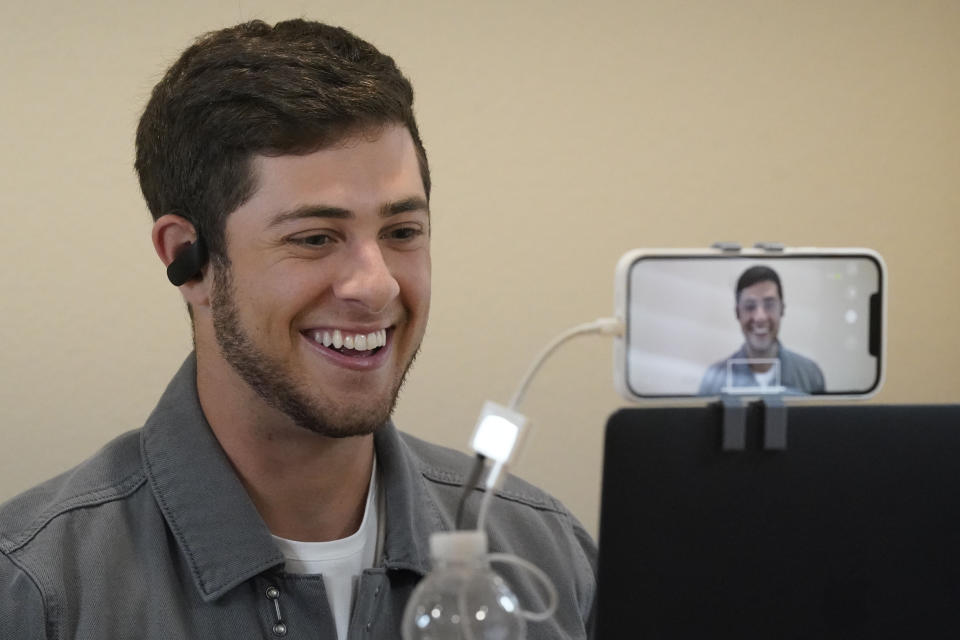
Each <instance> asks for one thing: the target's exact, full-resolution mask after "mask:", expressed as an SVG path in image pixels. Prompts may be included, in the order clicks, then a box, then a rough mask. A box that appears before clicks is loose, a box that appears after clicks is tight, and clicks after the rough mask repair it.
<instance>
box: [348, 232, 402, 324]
mask: <svg viewBox="0 0 960 640" xmlns="http://www.w3.org/2000/svg"><path fill="white" fill-rule="evenodd" d="M334 294H335V295H336V296H337V297H338V298H340V299H341V300H347V301H352V302H357V303H359V304H360V305H362V306H363V307H364V308H365V309H366V310H367V311H371V312H374V313H377V312H380V311H383V309H384V308H386V306H387V305H388V304H389V303H390V301H391V300H393V299H394V298H396V297H397V296H398V295H399V294H400V284H399V283H398V282H397V279H396V278H394V277H393V273H391V271H390V268H389V267H388V266H387V263H386V261H385V260H384V258H383V252H382V251H381V248H380V245H379V244H377V243H376V242H374V241H370V242H362V243H358V244H357V245H356V246H354V247H352V248H350V249H349V250H348V253H347V255H346V260H345V262H344V264H343V265H342V266H341V275H340V278H339V279H338V281H337V283H336V284H335V285H334Z"/></svg>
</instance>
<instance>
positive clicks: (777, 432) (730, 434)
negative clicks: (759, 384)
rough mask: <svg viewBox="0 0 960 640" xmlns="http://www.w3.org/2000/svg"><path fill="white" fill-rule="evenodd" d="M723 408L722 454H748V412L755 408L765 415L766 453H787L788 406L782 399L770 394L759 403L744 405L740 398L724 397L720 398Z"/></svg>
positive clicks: (764, 440) (763, 417)
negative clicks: (740, 452) (742, 452)
mask: <svg viewBox="0 0 960 640" xmlns="http://www.w3.org/2000/svg"><path fill="white" fill-rule="evenodd" d="M720 405H721V407H722V408H723V415H722V417H721V423H720V428H721V434H722V435H721V443H720V448H721V449H722V450H723V451H745V450H746V448H747V412H748V411H749V410H750V409H752V408H753V407H756V408H758V409H760V410H761V411H762V413H761V416H762V420H763V425H762V427H763V449H764V450H765V451H786V449H787V405H786V403H784V401H783V396H781V395H777V394H771V395H768V396H764V397H762V398H760V399H759V400H755V401H753V402H751V403H750V404H749V405H746V404H744V402H743V399H742V398H741V397H740V396H737V395H733V394H723V395H721V396H720Z"/></svg>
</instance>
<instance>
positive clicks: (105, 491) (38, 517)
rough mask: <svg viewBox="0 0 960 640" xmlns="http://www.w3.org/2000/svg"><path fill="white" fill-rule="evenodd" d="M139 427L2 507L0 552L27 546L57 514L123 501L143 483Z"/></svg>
mask: <svg viewBox="0 0 960 640" xmlns="http://www.w3.org/2000/svg"><path fill="white" fill-rule="evenodd" d="M139 433H140V432H139V430H137V431H130V432H128V433H125V434H122V435H120V436H118V437H117V438H115V439H114V440H113V441H111V442H110V443H108V444H107V445H106V446H104V447H103V448H102V449H100V451H98V452H97V453H96V454H94V455H93V456H92V457H90V458H88V459H87V460H85V461H84V462H82V463H80V464H79V465H77V466H76V467H74V468H73V469H70V470H68V471H65V472H64V473H61V474H60V475H58V476H56V477H53V478H51V479H49V480H47V481H46V482H43V483H42V484H39V485H37V486H35V487H33V488H32V489H28V490H27V491H25V492H23V493H21V494H19V495H17V496H15V497H13V498H11V499H10V500H8V501H7V502H5V503H3V504H2V505H0V552H2V553H7V554H9V553H12V552H14V551H16V550H18V549H20V548H21V547H23V546H24V545H26V544H28V543H29V542H30V541H31V540H32V539H33V538H34V537H35V536H36V535H37V534H38V533H39V532H40V531H42V530H43V529H44V528H46V527H47V526H48V525H49V524H50V523H51V522H52V521H54V520H56V519H57V518H59V517H61V516H63V515H65V514H68V513H70V512H73V511H75V510H77V509H86V508H91V507H95V506H97V505H101V504H106V503H110V502H113V501H115V500H118V499H122V498H124V497H125V496H128V495H130V494H131V493H132V492H134V491H136V490H137V489H138V488H139V487H140V486H141V485H142V484H143V483H144V481H145V479H146V477H145V475H144V472H143V466H142V464H141V461H140V435H139Z"/></svg>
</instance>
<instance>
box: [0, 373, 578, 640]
mask: <svg viewBox="0 0 960 640" xmlns="http://www.w3.org/2000/svg"><path fill="white" fill-rule="evenodd" d="M195 380H196V360H195V358H194V357H193V356H191V357H189V358H188V359H187V361H186V362H185V363H184V365H183V367H181V369H180V371H179V372H178V373H177V375H176V376H175V377H174V379H173V380H172V382H171V383H170V385H169V387H168V388H167V390H166V392H165V393H164V395H163V397H162V398H161V400H160V402H159V404H158V405H157V407H156V409H155V410H154V412H153V414H152V415H151V416H150V418H149V419H148V420H147V422H146V424H145V425H144V427H143V428H142V429H140V430H137V431H132V432H130V433H127V434H125V435H122V436H120V437H118V438H117V439H116V440H114V441H113V442H111V443H110V444H108V445H107V446H106V447H105V448H104V449H103V450H101V451H100V452H99V453H98V454H96V455H95V456H94V457H93V458H91V459H90V460H88V461H86V462H84V463H83V464H81V465H80V466H78V467H76V468H75V469H73V470H71V471H68V472H67V473H65V474H63V475H61V476H58V477H56V478H54V479H52V480H49V481H48V482H46V483H44V484H42V485H40V486H38V487H36V488H34V489H32V490H30V491H28V492H26V493H24V494H22V495H20V496H18V497H16V498H14V499H12V500H11V501H9V502H7V503H6V504H5V505H3V506H2V507H0V637H2V638H4V639H7V638H10V639H11V640H12V639H16V640H28V639H38V638H45V639H51V640H52V639H58V640H64V639H67V638H70V639H88V638H103V639H110V640H119V639H124V638H137V639H140V640H150V639H154V638H156V639H161V638H162V639H164V640H169V639H176V638H185V639H186V638H191V639H195V638H230V639H231V640H232V639H234V638H279V637H283V638H286V639H291V640H292V639H298V638H311V639H317V638H331V639H333V638H336V631H335V627H334V622H333V616H332V614H331V612H330V610H329V606H328V604H327V597H326V593H325V591H324V586H323V579H322V578H321V577H320V576H303V575H291V574H287V573H285V572H284V570H283V568H284V564H283V557H282V556H281V554H280V553H279V551H278V550H277V548H276V546H275V545H274V543H273V541H272V539H271V537H270V532H269V531H268V530H267V527H266V525H265V524H264V522H263V520H262V519H261V518H260V516H259V514H258V513H257V511H256V510H255V508H254V506H253V504H252V503H251V501H250V499H249V497H248V496H247V494H246V492H245V490H244V489H243V486H242V485H241V483H240V481H239V480H238V478H237V476H236V475H235V473H234V472H233V470H232V468H231V466H230V462H229V461H228V459H227V457H226V455H225V454H224V452H223V450H222V449H221V448H220V445H219V443H218V442H217V440H216V439H215V438H214V436H213V434H212V432H211V431H210V428H209V426H208V425H207V422H206V419H205V418H204V415H203V412H202V410H201V408H200V403H199V400H198V398H197V392H196V383H195ZM375 445H376V450H377V465H378V468H379V472H380V474H381V475H380V478H381V483H382V486H383V494H382V495H383V496H384V500H383V502H384V506H385V511H384V514H385V521H386V527H385V539H384V543H383V554H382V560H381V562H380V564H379V566H377V567H375V568H372V569H368V570H366V571H364V572H363V575H362V576H361V577H360V579H359V582H358V585H357V591H356V596H355V599H354V606H353V613H352V617H351V621H350V632H349V638H350V639H351V640H359V639H360V638H363V639H379V638H383V639H390V640H396V639H397V638H399V635H400V634H399V628H400V620H401V617H402V614H403V608H404V605H405V604H406V601H407V599H408V597H409V595H410V593H411V591H412V589H413V588H414V586H415V585H416V583H417V582H418V581H419V580H420V578H421V577H422V576H423V575H424V574H425V573H426V572H428V571H429V568H430V560H429V554H428V538H429V536H430V533H431V532H433V531H440V530H448V529H450V528H452V521H453V517H454V514H455V511H456V506H457V501H458V499H459V496H460V489H461V486H462V484H463V482H464V481H465V480H464V478H465V476H466V472H467V471H468V470H469V466H470V464H471V460H470V459H469V458H468V457H467V456H465V455H463V454H461V453H458V452H455V451H452V450H449V449H445V448H442V447H438V446H435V445H431V444H428V443H426V442H423V441H421V440H418V439H416V438H413V437H411V436H408V435H405V434H400V433H399V432H398V431H397V430H396V429H395V428H394V427H393V425H392V424H388V425H386V426H385V427H384V428H382V429H381V430H380V431H379V432H378V433H377V434H376V436H375ZM471 504H472V506H473V507H474V508H476V506H477V504H478V502H472V503H471ZM487 531H488V533H489V536H490V546H491V550H493V551H507V552H510V553H514V554H516V555H518V556H521V557H523V558H525V559H527V560H529V561H531V562H533V563H534V564H536V565H538V566H539V567H540V568H541V569H543V570H544V571H546V572H547V573H548V574H549V575H550V576H551V578H552V579H553V582H554V584H555V585H556V586H557V589H558V591H559V594H560V605H559V607H558V609H557V613H556V614H555V615H554V617H553V618H552V619H551V620H550V621H548V622H545V623H532V624H529V625H528V633H527V637H528V638H530V639H531V640H534V639H538V638H544V639H546V638H585V637H587V632H586V629H588V628H589V625H590V620H589V618H590V616H591V613H592V607H593V600H594V593H595V570H596V547H595V545H594V543H593V541H592V540H591V539H590V537H589V536H588V535H587V534H586V533H585V531H584V530H583V528H582V527H581V526H580V524H579V523H578V522H577V521H576V520H575V519H574V518H573V516H571V515H570V513H569V512H568V511H567V510H566V509H565V508H564V507H563V506H562V505H560V504H559V503H558V502H557V501H556V500H554V499H553V498H551V497H550V496H548V495H546V494H544V493H543V492H541V491H539V490H538V489H536V488H534V487H532V486H531V485H529V484H527V483H524V482H523V481H521V480H518V479H516V478H510V479H509V480H508V481H507V483H506V484H505V486H504V489H503V491H502V492H501V493H500V495H499V496H498V499H497V500H495V501H494V503H493V505H492V506H491V509H490V512H489V515H488V526H487ZM497 570H498V571H500V573H502V574H503V575H504V576H505V578H506V579H507V580H508V582H509V583H510V584H511V586H512V587H513V589H514V591H515V592H516V593H517V595H518V597H519V599H520V602H521V605H522V606H524V607H525V608H527V609H532V610H539V609H541V608H543V606H544V601H543V597H542V596H541V590H540V587H539V585H537V583H536V582H535V580H533V579H532V578H531V577H530V576H529V575H527V574H524V573H519V572H514V571H512V570H510V568H509V567H507V566H503V567H502V568H501V567H500V566H498V567H497Z"/></svg>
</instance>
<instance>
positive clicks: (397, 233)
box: [385, 227, 423, 240]
mask: <svg viewBox="0 0 960 640" xmlns="http://www.w3.org/2000/svg"><path fill="white" fill-rule="evenodd" d="M385 235H386V236H387V237H388V238H390V239H391V240H413V239H414V238H416V237H418V236H421V235H423V230H421V229H420V228H419V227H397V228H396V229H390V230H389V231H387V233H386V234H385Z"/></svg>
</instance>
